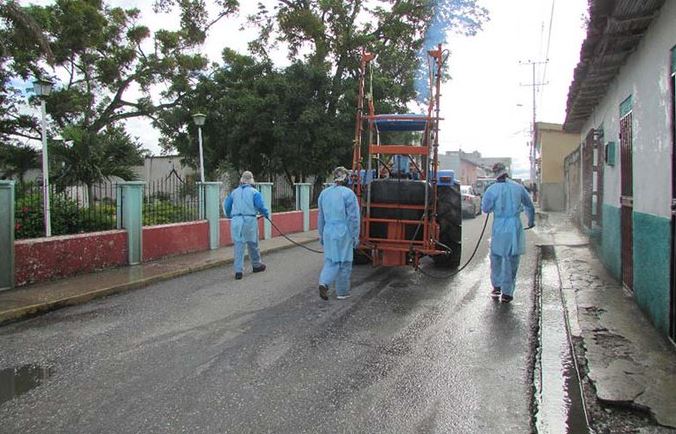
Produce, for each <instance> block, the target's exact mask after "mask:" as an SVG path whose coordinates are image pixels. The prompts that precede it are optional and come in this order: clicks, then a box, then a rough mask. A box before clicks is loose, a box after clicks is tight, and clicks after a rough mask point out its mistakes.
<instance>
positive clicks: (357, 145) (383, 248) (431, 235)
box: [352, 45, 447, 268]
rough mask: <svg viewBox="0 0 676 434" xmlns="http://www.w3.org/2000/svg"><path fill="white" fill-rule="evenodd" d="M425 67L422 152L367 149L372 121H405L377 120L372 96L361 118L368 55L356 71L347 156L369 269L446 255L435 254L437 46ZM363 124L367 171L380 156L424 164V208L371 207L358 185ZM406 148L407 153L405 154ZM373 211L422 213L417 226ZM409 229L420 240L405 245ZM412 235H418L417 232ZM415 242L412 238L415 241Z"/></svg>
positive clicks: (378, 146) (398, 117)
mask: <svg viewBox="0 0 676 434" xmlns="http://www.w3.org/2000/svg"><path fill="white" fill-rule="evenodd" d="M427 55H428V56H429V61H430V64H432V63H433V68H432V70H431V73H432V77H431V78H432V80H431V81H432V82H431V87H432V89H431V90H432V92H431V95H430V100H429V104H428V107H427V114H426V116H424V117H420V116H416V117H415V119H417V120H420V121H424V122H425V130H424V135H423V140H422V146H408V145H381V144H379V143H371V141H372V140H373V137H374V132H375V131H374V130H375V128H376V122H375V121H376V118H377V119H378V120H392V121H396V120H406V119H407V117H406V115H391V116H388V115H379V116H377V117H376V114H375V109H374V105H373V95H372V94H371V93H369V95H368V102H367V103H368V104H367V107H368V114H364V106H365V99H366V93H365V85H366V71H367V68H368V66H369V64H370V63H371V61H373V60H374V59H375V55H374V54H373V53H369V52H367V51H365V50H362V52H361V61H360V70H359V92H358V97H357V113H356V121H355V132H354V146H353V153H352V188H353V189H354V191H355V194H356V195H357V199H358V201H359V205H360V208H361V235H360V246H359V249H360V250H362V251H363V252H364V253H366V254H367V255H368V256H370V257H371V259H372V262H373V265H374V266H375V265H386V266H402V265H407V264H409V263H411V264H412V265H413V266H414V267H416V268H417V267H418V264H419V260H420V259H421V258H422V257H423V256H433V255H442V254H446V253H447V251H446V250H441V249H439V248H438V244H437V240H438V239H439V224H438V223H437V221H436V215H437V205H438V191H437V174H438V170H439V163H438V158H439V149H438V148H439V121H440V120H441V118H440V117H439V112H440V101H439V98H440V96H441V75H442V67H443V63H444V51H443V50H442V48H441V45H438V46H437V48H436V49H434V50H430V51H428V52H427ZM365 122H367V123H368V133H369V134H368V137H369V143H368V146H367V147H366V158H367V160H366V161H367V162H368V164H367V165H366V166H367V168H368V170H369V171H370V167H371V162H372V159H374V158H378V159H379V157H380V156H381V155H406V154H409V155H418V156H420V157H421V158H425V166H424V167H422V168H421V173H420V175H421V179H423V180H427V179H428V174H429V183H430V186H431V189H430V191H431V194H430V195H429V196H428V197H427V203H426V204H423V205H403V204H391V203H390V204H384V203H373V202H372V201H371V197H370V188H366V187H365V186H364V185H362V178H361V177H362V170H364V165H363V161H362V160H363V158H362V147H363V143H362V140H363V136H364V132H365V131H364V123H365ZM406 148H408V149H406ZM364 182H365V183H366V182H370V181H369V180H368V176H367V175H366V172H365V173H364ZM374 208H381V209H383V208H385V209H387V208H390V209H392V208H395V209H409V210H421V211H422V212H423V217H422V219H421V220H404V219H391V218H373V217H371V210H372V209H374ZM371 223H379V224H384V225H386V230H387V237H386V238H377V237H371V235H370V234H371V232H370V230H371ZM408 226H415V227H418V228H417V230H418V231H420V230H422V239H421V240H407V239H406V238H405V237H406V228H407V227H408ZM416 233H417V231H416ZM414 238H415V237H414Z"/></svg>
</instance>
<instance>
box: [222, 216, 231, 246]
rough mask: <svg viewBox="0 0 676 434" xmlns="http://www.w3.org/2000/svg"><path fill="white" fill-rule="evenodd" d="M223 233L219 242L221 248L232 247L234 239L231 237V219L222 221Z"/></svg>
mask: <svg viewBox="0 0 676 434" xmlns="http://www.w3.org/2000/svg"><path fill="white" fill-rule="evenodd" d="M220 224H221V233H220V235H219V237H220V238H219V242H220V246H221V247H225V246H230V245H232V238H231V237H230V219H221V221H220Z"/></svg>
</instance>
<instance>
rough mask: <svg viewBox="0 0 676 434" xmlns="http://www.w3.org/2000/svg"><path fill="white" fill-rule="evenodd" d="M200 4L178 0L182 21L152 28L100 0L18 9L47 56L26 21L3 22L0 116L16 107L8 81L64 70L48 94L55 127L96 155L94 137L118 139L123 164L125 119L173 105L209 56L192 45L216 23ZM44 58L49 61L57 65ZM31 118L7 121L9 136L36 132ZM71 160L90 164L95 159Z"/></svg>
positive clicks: (88, 170) (226, 8)
mask: <svg viewBox="0 0 676 434" xmlns="http://www.w3.org/2000/svg"><path fill="white" fill-rule="evenodd" d="M161 3H163V4H159V3H158V8H159V9H163V8H165V9H170V8H172V7H174V5H173V3H174V2H171V1H164V2H161ZM234 3H235V6H236V2H234ZM200 5H203V2H193V1H182V0H180V1H178V2H177V5H176V7H179V9H180V10H181V11H182V14H183V15H182V27H181V28H180V29H179V30H176V31H166V30H159V31H157V32H155V34H154V35H152V34H151V32H150V30H149V28H148V27H146V26H145V25H143V24H142V23H141V17H140V15H139V14H140V12H139V11H138V10H137V9H123V8H119V7H109V6H107V5H106V4H105V3H104V2H103V1H102V0H56V1H55V3H54V4H52V5H49V6H44V7H42V6H28V7H24V8H21V11H22V12H23V14H24V15H25V16H28V17H30V19H31V20H32V22H34V23H36V24H37V26H38V27H39V28H41V29H43V31H44V35H45V36H46V38H47V40H48V41H49V44H48V48H49V49H50V51H49V53H50V55H47V54H46V51H45V50H43V49H42V48H43V47H42V45H40V44H39V43H36V42H27V41H26V38H25V36H26V35H25V33H26V31H27V30H26V28H25V26H14V25H13V26H7V27H6V28H4V29H2V30H1V31H0V41H3V44H4V47H5V48H6V51H5V54H4V57H1V58H0V67H1V68H0V69H1V70H2V71H4V73H5V76H4V77H0V82H1V83H2V84H3V88H2V98H5V101H4V102H3V101H2V100H0V105H3V104H4V107H6V108H8V109H7V110H5V111H4V112H2V113H0V118H1V119H2V121H1V122H8V119H9V118H10V112H16V109H15V104H16V102H11V101H10V99H11V95H12V92H13V89H12V88H11V87H10V86H7V84H8V83H11V82H12V81H13V80H26V79H29V78H31V77H41V78H48V77H52V78H58V77H65V80H62V81H59V80H55V81H57V85H56V87H55V90H54V91H53V93H52V94H51V95H50V96H49V97H48V98H47V110H48V113H49V115H50V118H51V120H52V121H53V122H54V125H53V128H56V129H58V130H59V131H65V130H68V134H69V135H70V136H72V137H71V140H73V142H74V143H75V145H74V147H73V149H77V150H78V152H80V153H82V155H90V156H91V155H93V154H94V152H95V151H96V150H97V149H99V145H98V144H97V143H100V142H107V141H110V140H120V142H119V143H118V146H119V149H127V150H130V152H132V154H131V155H129V158H127V159H123V160H122V161H120V164H123V162H124V161H126V160H134V158H135V151H134V150H133V147H129V146H127V144H128V140H127V139H128V138H125V137H124V134H122V130H121V129H122V128H123V126H122V125H123V124H122V122H123V121H124V120H126V119H130V118H134V117H148V118H151V119H153V118H156V117H157V115H158V113H161V112H162V110H166V109H169V108H173V107H176V106H178V105H179V104H180V103H181V101H182V100H183V98H185V96H186V95H188V94H189V93H190V92H191V91H192V88H193V85H194V83H195V81H196V80H197V78H198V77H199V75H200V73H201V72H202V71H203V70H204V68H205V67H206V65H207V59H206V58H205V57H204V56H203V55H201V54H200V53H199V52H195V51H194V48H195V47H197V46H199V44H201V43H202V42H203V41H204V36H205V34H206V29H208V26H209V25H212V24H213V21H211V22H209V21H208V15H207V14H206V11H205V10H203V11H202V13H199V9H200V8H199V7H198V6H200ZM221 5H222V6H223V9H222V11H221V14H222V15H221V16H225V15H227V14H229V13H231V12H232V11H233V10H234V9H233V2H232V1H228V0H224V1H222V2H221ZM202 9H203V8H202ZM195 14H198V15H195ZM28 40H29V41H30V39H28ZM46 60H47V61H50V62H51V63H52V64H53V68H54V69H53V71H54V72H50V69H49V68H48V64H47V62H46ZM12 104H14V106H12ZM19 120H20V121H21V122H19ZM36 125H37V123H36V122H35V119H33V118H32V117H30V116H28V117H25V118H23V119H15V121H14V122H13V123H12V124H11V125H9V124H7V125H6V127H7V128H6V129H5V131H7V135H8V136H9V137H13V138H29V139H38V138H39V137H40V135H39V130H37V129H36ZM0 128H2V125H1V124H0ZM111 131H116V133H115V134H113V133H111ZM63 135H64V137H65V134H63ZM69 161H71V162H72V164H80V165H88V164H89V163H90V162H91V161H92V160H91V159H88V158H70V159H69ZM98 171H100V167H99V168H97V167H81V168H74V167H71V170H70V172H69V173H70V174H82V175H83V178H82V179H79V181H81V182H84V183H87V184H89V183H91V179H92V177H91V176H90V175H86V174H93V173H97V172H98ZM70 176H71V175H69V177H70ZM74 181H75V180H73V182H74Z"/></svg>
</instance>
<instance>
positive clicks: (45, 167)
mask: <svg viewBox="0 0 676 434" xmlns="http://www.w3.org/2000/svg"><path fill="white" fill-rule="evenodd" d="M33 90H34V91H35V95H36V96H38V97H40V111H41V113H42V207H43V210H44V217H45V236H46V237H51V236H52V221H51V216H50V213H49V159H48V158H47V104H46V102H45V97H47V96H49V94H50V93H51V92H52V83H51V82H49V81H47V80H35V81H34V82H33Z"/></svg>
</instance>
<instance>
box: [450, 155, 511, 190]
mask: <svg viewBox="0 0 676 434" xmlns="http://www.w3.org/2000/svg"><path fill="white" fill-rule="evenodd" d="M495 163H502V164H504V165H505V168H507V173H509V175H510V176H511V175H512V159H511V158H510V157H482V156H481V153H480V152H478V151H474V152H463V151H446V152H445V153H444V154H439V168H440V169H446V170H448V169H450V170H453V171H455V173H456V174H457V175H458V177H459V179H460V182H461V183H462V184H466V185H475V183H476V180H477V178H481V177H484V176H491V175H492V174H493V171H492V168H493V165H494V164H495ZM463 173H464V175H463Z"/></svg>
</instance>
